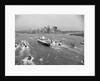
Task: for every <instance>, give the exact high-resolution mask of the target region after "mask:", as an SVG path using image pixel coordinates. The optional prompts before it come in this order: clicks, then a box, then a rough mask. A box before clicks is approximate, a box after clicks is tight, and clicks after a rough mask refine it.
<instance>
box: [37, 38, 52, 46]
mask: <svg viewBox="0 0 100 81" xmlns="http://www.w3.org/2000/svg"><path fill="white" fill-rule="evenodd" d="M37 40H38V43H40V44H42V45H44V46H50V41H48V39H42V38H39V39H37Z"/></svg>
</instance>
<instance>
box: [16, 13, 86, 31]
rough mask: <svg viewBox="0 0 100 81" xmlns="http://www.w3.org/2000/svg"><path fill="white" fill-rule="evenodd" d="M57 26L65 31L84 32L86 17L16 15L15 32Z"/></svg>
mask: <svg viewBox="0 0 100 81" xmlns="http://www.w3.org/2000/svg"><path fill="white" fill-rule="evenodd" d="M48 25H49V26H50V28H51V27H52V26H57V27H58V29H60V30H65V31H84V15H67V14H23V15H15V30H16V31H18V30H25V29H37V28H43V27H44V26H48Z"/></svg>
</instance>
